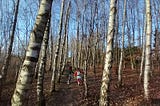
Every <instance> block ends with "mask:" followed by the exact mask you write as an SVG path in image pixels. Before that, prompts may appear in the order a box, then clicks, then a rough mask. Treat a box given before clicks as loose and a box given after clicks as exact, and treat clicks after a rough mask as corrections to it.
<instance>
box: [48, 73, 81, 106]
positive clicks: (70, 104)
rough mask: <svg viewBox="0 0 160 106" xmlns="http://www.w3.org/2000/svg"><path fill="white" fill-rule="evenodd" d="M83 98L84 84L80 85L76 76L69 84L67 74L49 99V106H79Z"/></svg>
mask: <svg viewBox="0 0 160 106" xmlns="http://www.w3.org/2000/svg"><path fill="white" fill-rule="evenodd" d="M82 99H83V86H78V85H77V83H76V80H75V79H74V78H72V79H71V83H70V84H69V85H68V84H67V77H66V75H62V79H61V82H60V84H58V85H57V87H56V91H55V92H53V93H52V95H50V96H49V97H48V98H46V100H47V104H46V105H47V106H79V105H80V104H79V103H80V101H81V100H82Z"/></svg>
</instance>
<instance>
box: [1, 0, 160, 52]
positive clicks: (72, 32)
mask: <svg viewBox="0 0 160 106" xmlns="http://www.w3.org/2000/svg"><path fill="white" fill-rule="evenodd" d="M13 1H15V0H0V21H1V24H2V25H1V26H0V36H1V37H0V41H1V44H4V45H5V42H6V41H5V40H4V38H5V37H6V38H7V41H8V39H9V33H10V31H9V30H10V27H11V23H12V20H13V10H14V9H13V7H14V6H13ZM71 1H72V8H71V17H70V23H69V36H70V37H73V36H75V37H76V30H77V29H76V28H77V21H76V11H77V9H76V7H77V6H76V4H75V3H74V0H71ZM77 1H79V2H81V3H82V4H81V3H79V9H80V11H81V14H82V12H83V10H84V7H83V0H77ZM90 1H91V2H90V3H93V1H94V0H90ZM103 1H105V7H104V6H103V4H101V3H102V2H103ZM127 1H128V4H127V5H128V6H127V8H128V10H127V11H128V12H127V21H131V20H133V18H134V17H133V16H132V15H131V14H130V13H131V8H132V11H133V12H135V13H136V14H139V15H138V16H137V15H136V17H135V18H136V20H135V23H136V26H135V34H136V36H137V35H138V34H139V33H138V29H139V27H140V30H141V33H142V29H143V14H144V12H145V9H144V6H145V5H144V3H145V2H144V0H127ZM151 1H152V0H151ZM154 1H155V2H156V4H155V6H154V5H153V1H152V4H151V6H152V22H153V23H152V29H153V31H154V30H155V26H156V23H157V20H158V27H159V26H160V21H159V17H160V15H157V14H160V5H159V4H158V3H160V1H159V0H154ZM80 4H81V5H80ZM38 5H39V4H38V0H20V7H19V15H18V23H17V29H16V37H15V43H14V47H16V46H18V43H19V46H22V45H26V44H27V43H28V40H29V36H30V31H31V30H32V27H33V25H34V22H35V19H36V15H37V11H38ZM60 6H61V0H54V2H53V6H52V30H53V34H54V36H56V35H57V32H58V24H59V19H60ZM137 7H139V8H138V9H139V10H138V11H139V12H136V11H137V10H136V8H137ZM153 8H156V10H158V9H159V11H154V10H153ZM90 10H91V8H90V6H89V5H88V7H87V8H86V13H87V15H85V18H86V19H87V20H88V22H89V21H90V16H91V15H90ZM98 10H99V13H100V11H101V12H102V11H104V12H105V17H106V21H105V22H106V23H103V22H101V26H100V25H99V28H100V30H101V29H104V28H105V27H104V28H103V26H104V25H103V24H107V20H108V18H107V17H108V12H109V0H99V2H98ZM122 13H123V0H119V33H120V34H121V25H122V18H120V17H122ZM102 15H103V14H99V17H98V20H99V21H102V17H101V16H102ZM138 20H140V26H139V25H138ZM81 21H82V19H81ZM81 23H82V22H80V24H81ZM130 25H131V24H130ZM105 29H107V28H105ZM87 30H88V29H87ZM95 30H96V29H95ZM131 30H132V29H131ZM4 31H5V34H4ZM80 33H81V26H80ZM105 33H106V32H105ZM75 37H74V38H75ZM24 38H25V39H24ZM26 39H27V41H26ZM7 43H8V42H7ZM7 43H6V44H7ZM126 45H127V44H126ZM16 49H17V48H15V50H14V51H17V50H16Z"/></svg>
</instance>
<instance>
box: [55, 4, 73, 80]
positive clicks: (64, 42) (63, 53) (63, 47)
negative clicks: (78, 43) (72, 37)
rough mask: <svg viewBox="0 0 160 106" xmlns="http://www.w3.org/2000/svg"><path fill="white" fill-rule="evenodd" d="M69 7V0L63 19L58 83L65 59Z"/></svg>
mask: <svg viewBox="0 0 160 106" xmlns="http://www.w3.org/2000/svg"><path fill="white" fill-rule="evenodd" d="M70 7H71V1H70V2H69V4H68V7H67V13H66V20H65V30H64V41H63V44H62V53H61V60H60V69H59V72H58V83H60V80H61V74H62V72H63V69H64V68H63V67H64V65H65V59H66V53H65V51H66V40H67V36H68V33H67V28H68V27H67V26H68V23H69V14H70Z"/></svg>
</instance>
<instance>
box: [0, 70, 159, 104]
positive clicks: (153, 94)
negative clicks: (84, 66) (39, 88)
mask: <svg viewBox="0 0 160 106" xmlns="http://www.w3.org/2000/svg"><path fill="white" fill-rule="evenodd" d="M96 70H97V71H96V76H95V75H94V73H93V70H92V69H90V70H88V77H87V82H88V98H87V99H85V98H84V86H78V85H77V83H76V80H75V79H72V80H71V84H70V85H68V84H67V83H66V80H67V77H66V76H65V75H63V76H62V81H61V83H60V84H57V86H56V91H55V92H53V93H52V94H50V92H49V90H50V81H51V72H47V73H46V74H45V79H44V94H45V98H46V106H98V99H99V94H100V85H101V75H102V68H101V67H97V69H96ZM159 71H160V70H154V72H153V76H152V77H151V78H150V82H149V83H150V85H149V91H150V101H148V102H146V101H145V100H144V99H143V93H144V92H143V82H140V81H139V80H138V78H139V71H136V70H131V69H130V68H126V69H125V71H123V77H122V78H123V85H122V87H120V88H119V87H118V86H117V75H116V72H115V68H112V74H111V84H110V92H109V93H110V95H109V99H110V106H160V72H159ZM9 78H10V79H8V80H7V82H6V84H5V86H4V90H3V92H2V96H1V103H0V106H10V99H11V96H12V94H13V90H14V88H15V82H14V80H13V78H14V77H13V76H12V77H11V76H9ZM32 87H33V88H31V89H32V90H31V91H30V92H29V93H30V96H29V101H28V104H29V105H28V106H35V105H36V80H34V81H33V85H32Z"/></svg>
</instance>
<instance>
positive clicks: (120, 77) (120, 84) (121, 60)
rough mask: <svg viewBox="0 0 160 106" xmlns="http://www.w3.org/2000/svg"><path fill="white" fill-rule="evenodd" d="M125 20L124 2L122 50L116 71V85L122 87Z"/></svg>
mask: <svg viewBox="0 0 160 106" xmlns="http://www.w3.org/2000/svg"><path fill="white" fill-rule="evenodd" d="M125 18H126V0H124V10H123V23H122V48H121V57H120V63H119V69H118V85H119V86H122V64H123V56H124V32H125Z"/></svg>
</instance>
